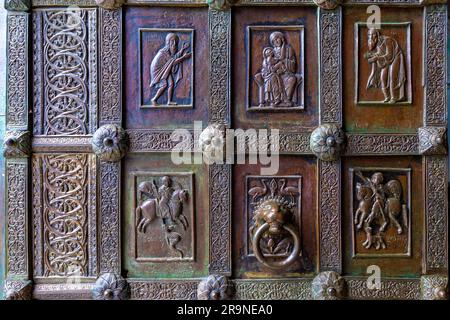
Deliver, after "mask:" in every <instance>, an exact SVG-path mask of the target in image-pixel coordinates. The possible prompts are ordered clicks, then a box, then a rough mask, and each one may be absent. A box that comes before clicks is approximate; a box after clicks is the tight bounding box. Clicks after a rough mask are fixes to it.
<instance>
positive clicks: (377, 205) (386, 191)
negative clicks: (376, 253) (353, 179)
mask: <svg viewBox="0 0 450 320" xmlns="http://www.w3.org/2000/svg"><path fill="white" fill-rule="evenodd" d="M355 174H356V175H357V176H358V177H359V178H360V179H361V180H362V181H363V183H357V184H356V197H357V199H358V201H359V206H358V208H357V210H356V212H355V217H354V223H355V226H356V230H360V229H364V231H365V233H366V240H365V241H364V242H363V244H362V245H363V246H364V247H365V248H366V249H369V248H371V247H372V246H373V247H375V249H376V250H379V249H380V248H381V249H385V248H386V242H385V240H384V233H385V231H386V229H387V228H388V227H390V226H393V227H395V228H396V231H397V234H402V233H403V232H404V229H405V228H406V227H407V225H408V221H407V220H408V219H407V216H408V209H407V206H406V204H403V202H402V185H401V183H400V181H398V180H395V179H393V180H390V181H388V182H387V183H386V184H383V182H384V176H383V174H382V173H381V172H375V173H374V174H373V175H372V176H371V178H370V179H369V178H367V177H365V176H363V174H362V173H361V172H359V171H358V172H356V173H355Z"/></svg>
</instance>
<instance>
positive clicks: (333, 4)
mask: <svg viewBox="0 0 450 320" xmlns="http://www.w3.org/2000/svg"><path fill="white" fill-rule="evenodd" d="M313 1H314V3H315V4H316V5H317V6H318V7H319V8H321V9H325V10H333V9H336V8H337V7H338V6H339V5H340V4H341V0H313Z"/></svg>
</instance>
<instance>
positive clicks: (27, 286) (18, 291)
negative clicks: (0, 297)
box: [5, 280, 33, 300]
mask: <svg viewBox="0 0 450 320" xmlns="http://www.w3.org/2000/svg"><path fill="white" fill-rule="evenodd" d="M32 291H33V284H32V282H31V281H29V280H6V281H5V299H6V300H31V296H32Z"/></svg>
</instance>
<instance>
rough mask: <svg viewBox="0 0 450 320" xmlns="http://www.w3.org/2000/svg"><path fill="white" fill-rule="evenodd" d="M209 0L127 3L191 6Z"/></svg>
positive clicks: (132, 0) (129, 0) (133, 1)
mask: <svg viewBox="0 0 450 320" xmlns="http://www.w3.org/2000/svg"><path fill="white" fill-rule="evenodd" d="M209 1H210V0H127V2H126V3H127V4H145V5H177V6H182V5H186V6H193V5H207V4H208V2H209Z"/></svg>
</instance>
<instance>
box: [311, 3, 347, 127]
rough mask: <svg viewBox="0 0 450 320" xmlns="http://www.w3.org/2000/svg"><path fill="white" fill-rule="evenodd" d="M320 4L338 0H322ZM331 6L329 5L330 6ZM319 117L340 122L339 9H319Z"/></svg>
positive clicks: (328, 121) (322, 119)
mask: <svg viewBox="0 0 450 320" xmlns="http://www.w3.org/2000/svg"><path fill="white" fill-rule="evenodd" d="M318 2H319V1H316V4H317V5H319V6H320V7H322V5H328V4H333V3H334V4H336V5H337V4H338V2H339V1H328V0H322V1H320V2H321V4H318ZM330 8H331V7H330ZM319 14H320V16H319V23H320V27H319V30H320V64H319V66H320V118H321V122H324V123H341V122H342V97H341V92H342V79H341V56H342V52H341V51H342V50H341V39H340V37H341V11H340V10H336V11H323V10H321V11H320V13H319Z"/></svg>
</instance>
